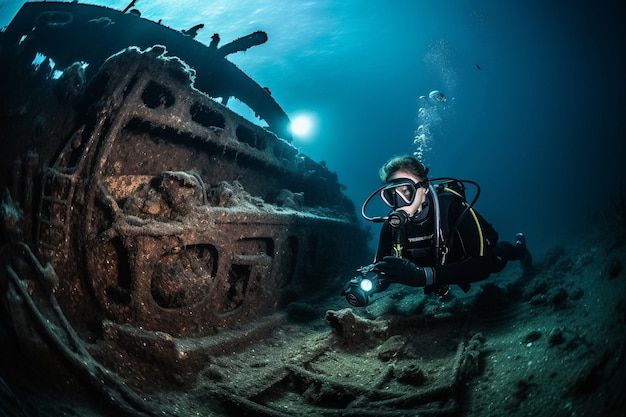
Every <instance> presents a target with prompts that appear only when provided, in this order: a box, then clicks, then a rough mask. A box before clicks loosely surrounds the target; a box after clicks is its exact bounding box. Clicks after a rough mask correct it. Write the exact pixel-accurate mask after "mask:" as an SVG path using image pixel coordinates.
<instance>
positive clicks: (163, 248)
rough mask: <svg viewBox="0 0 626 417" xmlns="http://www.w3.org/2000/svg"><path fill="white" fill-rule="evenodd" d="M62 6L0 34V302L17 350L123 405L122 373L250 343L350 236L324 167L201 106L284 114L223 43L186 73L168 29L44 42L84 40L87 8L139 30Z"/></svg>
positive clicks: (128, 376) (188, 373)
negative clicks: (60, 363) (44, 359)
mask: <svg viewBox="0 0 626 417" xmlns="http://www.w3.org/2000/svg"><path fill="white" fill-rule="evenodd" d="M75 7H76V9H73V8H72V6H70V4H57V3H50V4H48V3H44V4H38V5H37V6H33V5H26V6H25V7H24V9H23V11H22V12H21V13H20V14H18V16H17V17H16V19H15V23H14V24H12V25H11V26H9V28H7V30H6V31H5V33H3V34H2V38H0V39H1V40H2V45H1V46H2V49H1V52H0V53H1V54H2V55H1V56H0V57H1V64H2V65H1V67H2V70H1V71H2V75H3V77H2V78H1V79H2V81H1V82H0V91H1V92H2V94H3V95H5V96H11V97H13V100H11V101H5V102H4V104H3V105H2V108H1V109H0V110H1V111H0V117H1V118H2V121H3V126H6V128H5V129H3V132H2V137H1V139H2V144H3V147H4V149H5V151H6V152H5V153H4V154H3V155H2V161H3V168H5V167H7V168H8V169H6V172H3V173H2V185H3V186H5V187H6V188H7V190H6V191H5V193H4V195H3V199H2V208H3V211H2V226H3V228H4V233H3V239H2V264H3V266H2V274H1V276H2V299H3V304H4V305H5V307H6V308H7V310H8V314H9V315H10V317H11V319H12V321H13V323H14V328H15V329H16V332H17V336H18V338H19V340H20V342H21V343H22V344H23V345H24V346H25V348H26V349H39V348H40V347H42V346H48V347H49V348H51V350H52V351H54V352H56V354H57V355H58V356H60V357H62V358H64V360H65V361H66V362H68V363H69V365H70V368H72V369H74V371H75V372H76V373H78V374H82V375H83V376H86V379H87V380H88V381H89V382H91V383H94V384H98V382H97V381H98V380H101V381H105V384H104V387H101V389H102V390H103V391H104V392H107V391H110V392H111V393H115V395H112V394H108V396H110V397H112V398H113V401H114V402H115V403H117V404H118V405H120V407H121V408H125V407H129V408H130V409H132V408H133V407H134V405H133V403H134V402H136V401H137V400H136V399H133V398H134V397H133V394H132V391H128V392H127V391H126V390H127V388H125V382H124V381H132V385H133V386H134V387H136V388H138V389H141V388H142V387H145V386H147V385H150V386H155V385H159V384H160V383H161V382H162V381H159V379H158V378H159V375H162V374H160V372H165V374H168V375H171V374H176V375H178V378H179V380H180V381H181V382H183V381H190V380H193V379H194V378H195V373H196V372H197V370H198V364H200V363H203V362H204V361H206V360H207V358H209V357H211V356H214V355H219V354H222V353H224V352H227V351H228V350H229V349H232V348H233V347H235V346H241V345H245V344H246V343H249V342H250V341H252V340H257V339H259V338H262V337H266V336H267V334H269V333H268V332H270V331H271V330H272V329H274V328H276V326H278V325H279V324H281V323H283V322H284V316H283V314H282V309H283V308H284V307H285V306H287V305H288V304H289V303H290V302H293V301H297V300H300V299H302V298H303V297H306V296H309V295H311V294H314V293H315V292H316V291H319V289H320V288H327V287H331V288H334V287H336V286H337V285H338V283H337V282H336V281H335V280H336V278H337V277H338V276H340V275H341V274H344V273H347V272H348V271H351V270H352V268H353V265H354V262H355V261H356V262H357V263H358V262H362V261H363V257H364V256H367V255H366V254H367V249H366V243H367V233H366V232H365V230H363V229H362V228H361V226H360V225H359V223H358V221H357V220H356V215H355V211H354V206H353V205H352V203H351V202H350V201H349V200H348V199H347V198H346V197H345V195H344V194H343V193H342V191H341V185H340V184H339V182H338V181H337V177H336V175H335V174H334V173H332V172H330V171H329V170H328V169H327V168H326V167H325V166H324V165H323V164H319V163H316V162H314V161H312V160H311V159H310V158H308V157H306V156H305V155H302V154H300V153H299V152H298V150H297V149H296V148H294V147H293V146H292V145H290V144H289V143H288V141H286V140H285V138H281V137H279V136H277V133H280V131H281V130H280V129H274V131H272V130H270V129H269V128H268V129H264V128H262V127H259V126H257V125H255V124H253V123H251V122H249V121H248V120H246V119H244V118H243V117H241V116H239V115H237V114H235V113H233V112H232V111H230V110H229V109H227V108H226V107H225V106H223V105H222V104H220V102H219V100H216V99H217V98H218V97H217V96H220V97H219V98H224V97H225V96H226V97H229V96H231V95H232V96H235V97H238V98H240V99H242V101H246V100H248V102H249V103H250V104H251V106H252V107H253V108H254V110H255V111H257V112H258V113H259V115H261V116H263V115H265V117H267V118H268V119H269V120H267V121H268V123H269V125H270V128H272V127H276V126H278V125H279V124H280V123H282V121H285V120H287V119H286V116H284V114H283V116H284V119H283V117H282V116H280V117H279V116H276V115H277V114H279V113H280V112H279V111H278V110H277V109H279V107H278V106H277V105H274V104H275V102H274V101H273V99H271V98H270V96H269V94H268V93H267V92H266V91H265V90H264V89H262V88H261V87H260V86H258V85H257V84H256V83H254V82H253V81H252V80H250V79H249V78H248V77H247V76H245V74H243V73H242V72H241V71H240V70H239V69H237V68H236V67H234V66H232V64H230V63H228V61H226V60H225V58H224V57H225V55H226V54H227V51H229V50H230V49H228V48H226V50H225V51H222V52H220V53H216V52H215V51H208V49H210V47H205V46H202V47H203V48H204V49H203V50H202V51H203V53H205V58H206V57H209V58H210V59H208V60H207V61H205V62H204V63H203V66H202V68H201V69H199V68H197V67H194V68H192V67H191V66H190V63H188V62H186V61H185V60H184V59H185V58H187V57H189V56H190V55H189V54H190V53H191V52H193V51H195V50H196V49H198V48H199V46H198V45H196V44H197V42H195V41H193V42H195V43H193V44H191V43H190V42H192V40H191V39H186V37H185V36H184V35H183V34H181V33H175V34H176V35H177V36H178V37H177V38H175V41H174V40H173V41H171V42H170V44H166V45H156V44H150V45H154V46H147V47H136V46H132V45H133V44H132V43H128V44H125V45H124V47H123V48H120V49H118V50H115V51H114V52H116V53H114V54H112V55H111V56H109V55H107V56H106V59H104V58H102V56H101V55H102V53H104V52H106V51H108V49H107V48H110V47H111V46H110V45H109V46H108V47H107V48H103V49H102V50H100V51H99V52H98V54H95V55H94V54H92V55H84V56H83V55H81V53H82V52H81V51H85V50H86V49H85V46H84V45H83V44H81V43H80V42H79V41H78V40H77V41H76V43H75V44H74V45H72V44H71V43H70V44H64V45H63V48H62V49H63V50H60V49H59V44H58V42H59V40H60V39H65V40H68V39H69V38H68V36H70V35H71V34H72V33H73V34H74V37H75V38H76V36H78V35H80V36H85V37H88V38H93V37H95V36H97V35H98V33H100V31H101V30H102V26H101V25H100V24H97V25H91V26H90V25H86V26H83V27H81V29H80V31H78V30H77V28H76V27H75V25H76V24H77V22H79V21H80V22H83V23H84V22H85V19H87V18H89V19H91V20H88V21H89V22H91V21H92V20H93V19H95V18H98V16H100V15H99V14H98V13H100V12H101V13H103V15H102V16H100V17H101V18H105V17H106V18H107V19H110V20H112V21H114V23H115V24H117V25H118V27H119V26H122V25H126V26H125V27H127V28H135V27H134V26H133V25H134V24H137V23H136V22H135V21H134V20H138V21H140V22H141V25H144V26H145V25H147V23H145V22H144V21H143V20H139V18H138V17H134V16H133V17H130V16H126V15H122V14H120V13H119V12H116V13H117V14H115V13H113V11H111V10H109V9H103V8H99V7H92V8H89V7H90V6H84V5H81V6H79V5H75ZM35 9H36V10H37V11H38V13H34V10H35ZM73 10H75V11H76V13H74V12H73ZM131 18H132V19H134V20H129V19H131ZM29 19H30V20H29ZM102 21H103V20H99V22H102ZM28 22H30V23H31V26H29V25H28ZM92 23H93V22H92ZM154 25H156V24H155V23H154V22H151V23H150V25H149V26H150V28H151V29H150V30H151V31H152V32H151V33H153V34H156V35H155V36H156V37H157V38H158V39H160V40H165V41H167V40H168V39H169V37H172V36H173V34H172V33H170V32H174V31H172V30H171V29H167V28H163V27H158V28H156V27H153V26H154ZM27 27H30V28H31V30H30V31H29V32H28V33H25V29H24V28H27ZM142 27H143V26H142ZM166 29H167V30H166ZM116 33H117V35H116V36H119V32H116ZM163 33H166V34H167V36H164V35H163ZM158 34H161V35H163V36H161V37H160V38H159V36H157V35H158ZM50 37H52V38H50ZM179 38H182V40H180V39H179ZM115 39H116V42H118V43H119V42H122V41H121V40H120V39H118V38H115ZM132 40H133V38H132V36H129V39H128V40H127V41H128V42H131V41H132ZM141 40H142V42H147V41H146V40H145V39H143V38H141ZM113 44H114V45H117V43H115V42H114V43H113ZM171 45H173V47H171ZM140 46H141V45H140ZM72 47H74V48H75V50H76V51H78V52H76V53H72V52H71V50H72ZM93 47H94V48H96V49H97V48H98V46H97V45H95V46H93ZM170 47H171V49H172V50H174V51H179V52H180V55H182V57H180V56H178V55H177V56H174V55H173V54H171V53H170ZM233 48H234V49H233ZM231 49H233V50H236V48H235V47H231ZM205 50H207V51H205ZM103 51H104V52H103ZM190 51H191V52H190ZM218 52H219V49H218ZM57 54H58V55H57ZM88 56H89V57H91V60H92V62H89V66H87V67H86V66H85V64H84V63H79V62H77V63H74V62H73V61H66V65H67V66H65V67H63V68H61V69H59V65H58V64H59V63H63V62H64V59H67V58H68V57H69V58H74V57H78V58H81V59H82V58H84V57H88ZM37 57H39V59H40V62H37ZM181 58H182V59H181ZM41 60H43V61H41ZM51 61H54V62H55V63H57V66H55V67H54V68H52V67H51V66H50V62H51ZM100 61H102V62H100ZM96 66H97V71H94V67H96ZM85 68H89V72H87V71H86V70H85ZM53 70H54V71H53ZM55 71H56V72H55ZM219 77H222V78H223V82H222V81H220V78H219ZM9 80H11V81H9ZM194 81H195V82H196V84H194ZM250 83H253V85H252V84H250ZM198 86H199V87H203V91H204V92H203V91H200V90H198V89H197V88H196V87H198ZM222 87H224V88H226V90H220V88H222ZM260 92H262V94H266V95H267V97H266V98H265V99H263V100H265V101H263V100H261V101H255V99H254V97H257V98H258V97H260V96H259V94H261V93H260ZM207 93H208V94H207ZM222 93H223V94H222ZM216 95H217V96H216ZM250 97H252V99H250ZM267 98H270V100H269V101H268V100H267ZM272 103H274V104H272ZM277 120H280V123H279V121H277ZM155 363H156V364H158V365H159V366H158V369H157V370H155V367H154V366H151V365H153V364H155ZM155 373H156V374H158V375H156V376H155ZM155 378H156V379H155Z"/></svg>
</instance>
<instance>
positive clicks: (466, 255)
mask: <svg viewBox="0 0 626 417" xmlns="http://www.w3.org/2000/svg"><path fill="white" fill-rule="evenodd" d="M444 205H446V207H448V209H447V212H448V216H447V219H444V218H442V219H441V223H442V228H444V230H445V229H446V227H445V226H444V222H446V221H447V230H448V231H449V233H448V234H449V235H450V238H449V239H448V240H447V243H446V246H447V248H448V254H447V256H446V259H445V263H444V264H443V265H439V264H438V263H437V257H436V250H435V241H434V232H435V225H434V223H435V216H434V215H433V214H434V205H433V201H432V197H431V196H430V194H429V195H428V197H427V199H426V203H425V205H424V207H423V209H422V211H421V212H420V213H418V214H417V215H416V216H414V217H412V218H410V219H408V220H407V222H406V224H405V227H404V235H403V236H402V237H401V239H400V241H401V242H402V246H403V249H402V257H403V258H406V259H408V260H410V261H411V262H413V263H414V264H416V265H417V266H420V267H426V266H429V267H433V268H434V270H435V277H436V287H441V286H445V285H451V284H457V285H459V286H460V287H461V288H462V289H463V290H464V291H467V290H468V289H469V284H470V283H472V282H476V281H481V280H484V279H486V278H487V277H489V275H490V274H492V273H494V272H500V271H501V270H502V269H503V268H504V267H505V266H506V263H507V261H509V260H519V259H522V257H523V256H524V254H525V252H526V249H525V246H523V245H512V244H510V243H508V242H498V233H497V232H496V230H495V229H494V228H493V226H492V225H491V224H489V223H488V222H487V221H486V220H484V218H482V216H480V214H478V213H477V212H476V211H474V213H476V216H477V218H478V219H480V220H479V223H480V230H479V227H478V226H477V223H476V220H475V218H474V217H473V216H472V215H471V213H466V214H465V215H464V217H463V219H462V220H461V222H460V223H459V224H458V226H457V227H456V229H454V225H455V223H456V221H457V219H458V218H459V216H460V215H461V214H462V212H463V211H464V210H465V207H464V206H463V204H462V201H461V200H460V199H459V198H457V197H455V196H453V195H451V194H442V195H440V196H439V206H440V207H443V206H444ZM444 212H445V210H442V213H444ZM442 217H444V216H443V215H442ZM453 229H454V230H453ZM392 230H393V228H392V227H391V226H390V225H389V222H388V221H385V223H384V224H383V227H382V229H381V232H380V238H379V243H378V251H377V253H376V259H375V262H378V261H380V260H382V258H383V257H385V256H390V255H393V250H392V244H393V241H394V235H393V234H392ZM481 231H482V235H483V239H482V243H483V245H482V246H483V249H482V255H481V238H480V232H481ZM399 283H401V284H404V285H409V286H417V285H416V283H415V282H414V281H413V280H412V279H410V278H407V279H406V280H403V281H401V282H399ZM430 290H435V289H434V288H425V291H427V292H429V291H430Z"/></svg>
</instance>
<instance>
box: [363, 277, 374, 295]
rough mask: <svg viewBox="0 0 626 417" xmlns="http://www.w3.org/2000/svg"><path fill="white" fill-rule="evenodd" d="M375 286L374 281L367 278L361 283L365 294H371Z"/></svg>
mask: <svg viewBox="0 0 626 417" xmlns="http://www.w3.org/2000/svg"><path fill="white" fill-rule="evenodd" d="M373 286H374V284H372V281H370V280H369V279H367V278H366V279H364V280H363V281H361V289H362V290H363V291H365V292H369V291H370V290H371V289H372V287H373Z"/></svg>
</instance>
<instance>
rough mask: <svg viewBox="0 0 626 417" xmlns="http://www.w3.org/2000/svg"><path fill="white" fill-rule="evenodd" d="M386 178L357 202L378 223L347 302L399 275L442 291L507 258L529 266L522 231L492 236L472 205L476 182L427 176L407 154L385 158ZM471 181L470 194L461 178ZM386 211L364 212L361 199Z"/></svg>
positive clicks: (485, 273)
mask: <svg viewBox="0 0 626 417" xmlns="http://www.w3.org/2000/svg"><path fill="white" fill-rule="evenodd" d="M379 174H380V178H381V180H382V181H383V183H384V185H383V186H382V187H380V188H378V189H377V190H376V191H374V193H372V194H371V195H370V196H369V197H368V199H367V200H366V201H365V203H364V204H363V207H362V210H361V214H362V215H363V217H364V218H365V219H366V220H368V221H372V222H379V223H383V226H382V228H381V232H380V238H379V244H378V250H377V252H376V257H375V259H374V263H372V264H370V265H367V266H364V267H362V268H360V269H359V270H358V271H359V272H360V275H359V276H357V277H355V278H353V279H352V280H350V281H349V282H348V283H347V284H346V285H345V287H344V289H343V291H342V295H344V296H345V297H346V300H347V301H348V303H350V304H351V305H353V306H364V305H366V304H367V303H368V302H369V298H370V296H371V295H373V294H374V293H377V292H381V291H384V290H386V289H387V288H388V287H389V285H390V284H393V283H398V284H403V285H408V286H411V287H423V288H424V292H425V293H427V294H430V293H435V294H437V295H439V296H440V297H444V296H445V295H447V293H448V292H449V286H450V285H453V284H456V285H458V286H459V287H460V288H461V289H463V290H464V291H465V292H467V291H469V288H470V283H472V282H476V281H481V280H484V279H486V278H488V277H489V275H491V274H492V273H496V272H500V271H502V269H504V267H505V266H506V264H507V262H508V261H510V260H520V261H521V264H522V268H523V269H524V270H525V271H528V270H529V269H530V268H531V267H532V257H531V254H530V252H529V251H528V249H527V248H526V239H525V237H524V235H523V234H522V233H518V234H517V236H516V242H515V244H511V243H509V242H498V233H497V232H496V230H495V229H494V228H493V226H492V225H491V224H489V223H488V222H487V221H486V220H485V219H484V218H483V217H482V216H481V215H480V214H479V213H478V212H477V211H476V210H474V208H473V205H474V204H475V203H476V200H477V199H478V196H479V195H480V187H479V186H478V184H477V183H475V182H473V181H469V180H457V179H453V178H437V179H432V180H430V179H429V178H428V168H427V167H425V166H424V165H423V164H422V163H421V162H420V161H419V160H418V159H416V158H414V157H412V156H397V157H394V158H392V159H390V160H389V161H388V162H387V163H385V164H384V165H383V167H382V168H381V169H380V171H379ZM466 183H469V184H472V185H473V186H475V187H476V190H477V191H476V195H475V197H474V198H473V200H472V202H467V200H466V198H465V188H466V186H465V184H466ZM377 195H378V196H380V198H381V199H382V201H383V202H384V203H385V204H386V205H387V206H389V207H390V208H391V209H392V211H391V212H390V213H389V214H388V215H387V216H386V217H370V216H368V215H367V214H366V207H367V205H368V204H369V202H370V201H371V200H372V199H373V198H374V197H375V196H377Z"/></svg>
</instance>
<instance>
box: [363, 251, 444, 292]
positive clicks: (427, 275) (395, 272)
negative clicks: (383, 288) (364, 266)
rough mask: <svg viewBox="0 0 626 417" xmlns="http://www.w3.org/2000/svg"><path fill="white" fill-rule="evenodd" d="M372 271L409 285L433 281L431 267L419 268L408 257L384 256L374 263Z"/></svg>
mask: <svg viewBox="0 0 626 417" xmlns="http://www.w3.org/2000/svg"><path fill="white" fill-rule="evenodd" d="M374 271H375V272H376V273H378V274H380V275H381V276H383V277H384V278H385V279H387V280H389V282H395V283H398V284H404V285H409V286H411V287H425V286H427V285H433V284H434V283H435V279H434V278H435V274H434V270H433V269H432V268H429V267H425V268H421V267H419V266H417V265H415V264H414V263H413V262H411V261H409V260H408V259H404V258H398V257H395V256H385V257H384V258H383V259H382V260H381V261H379V262H377V263H376V264H374Z"/></svg>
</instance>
